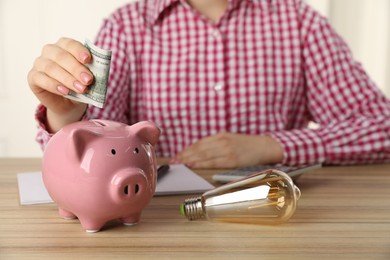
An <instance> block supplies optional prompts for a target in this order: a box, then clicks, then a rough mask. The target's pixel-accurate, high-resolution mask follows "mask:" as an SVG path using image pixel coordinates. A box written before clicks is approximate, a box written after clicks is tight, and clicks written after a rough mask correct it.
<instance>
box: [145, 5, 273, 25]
mask: <svg viewBox="0 0 390 260" xmlns="http://www.w3.org/2000/svg"><path fill="white" fill-rule="evenodd" d="M184 1H186V0H156V1H155V5H154V8H153V12H152V22H153V23H155V22H157V20H158V18H159V17H160V15H161V14H162V13H163V12H164V11H165V10H166V9H167V8H169V7H170V6H172V5H174V4H177V3H179V2H184ZM228 1H229V2H230V3H229V5H230V7H235V6H237V4H238V3H239V2H241V1H250V2H253V4H256V5H259V6H260V7H261V8H262V9H264V10H269V8H270V7H271V6H272V2H273V0H228Z"/></svg>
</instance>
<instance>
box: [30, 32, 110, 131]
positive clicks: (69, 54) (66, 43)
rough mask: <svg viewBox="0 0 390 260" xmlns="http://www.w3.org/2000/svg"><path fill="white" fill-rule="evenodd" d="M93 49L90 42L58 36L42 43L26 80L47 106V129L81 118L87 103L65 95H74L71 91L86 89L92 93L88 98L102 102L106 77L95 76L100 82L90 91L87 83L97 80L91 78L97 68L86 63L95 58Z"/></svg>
mask: <svg viewBox="0 0 390 260" xmlns="http://www.w3.org/2000/svg"><path fill="white" fill-rule="evenodd" d="M92 49H94V47H93V46H92V45H89V46H85V45H84V44H82V43H80V42H78V41H76V40H73V39H70V38H61V39H59V40H58V41H57V42H56V43H55V44H47V45H45V46H44V47H43V49H42V52H41V55H40V56H39V57H38V58H37V59H36V60H35V62H34V65H33V67H32V69H31V70H30V72H29V74H28V83H29V86H30V88H31V90H32V92H33V93H34V94H35V95H36V97H37V98H38V99H39V101H40V102H41V104H42V105H43V106H44V107H46V111H47V124H48V128H49V129H48V130H49V131H51V132H56V131H58V130H59V129H61V128H62V127H63V126H65V125H67V124H69V123H72V122H75V121H78V120H80V119H81V117H82V116H83V114H84V113H85V110H86V108H87V105H86V104H85V103H81V102H79V101H81V100H77V101H74V100H71V99H69V98H67V96H70V95H73V94H71V93H77V94H87V93H89V94H87V96H89V97H91V93H93V94H94V98H90V99H95V100H98V102H100V104H102V102H101V100H102V99H101V94H102V93H103V91H102V89H101V87H102V86H105V85H104V84H106V83H107V82H106V80H107V77H106V78H104V77H102V79H103V80H102V79H98V82H100V83H98V84H97V85H98V89H96V88H95V89H94V90H93V91H91V92H89V86H90V85H91V84H92V85H93V83H94V81H95V83H96V79H95V78H94V73H96V72H93V71H92V70H93V68H92V67H90V68H88V67H87V66H91V65H92V64H93V62H94V61H97V59H96V58H94V56H93V55H94V54H93V53H94V51H93V50H92ZM97 53H99V52H97ZM103 55H106V53H103ZM95 56H96V53H95ZM106 73H108V68H107V67H106ZM99 77H100V76H99ZM99 80H100V81H99ZM101 82H105V83H103V84H101ZM104 92H105V90H104ZM97 93H98V94H99V95H100V96H99V97H97V96H98V95H97ZM83 102H85V101H84V100H83Z"/></svg>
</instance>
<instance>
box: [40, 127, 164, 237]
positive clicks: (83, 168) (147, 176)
mask: <svg viewBox="0 0 390 260" xmlns="http://www.w3.org/2000/svg"><path fill="white" fill-rule="evenodd" d="M159 136H160V129H159V128H158V127H157V126H156V125H155V124H153V123H151V122H146V121H143V122H139V123H136V124H134V125H131V126H129V125H125V124H122V123H118V122H113V121H107V120H90V121H82V122H77V123H74V124H70V125H68V126H65V127H64V128H63V129H62V130H60V131H59V132H58V133H56V134H55V135H54V136H53V137H52V138H51V140H50V141H49V143H48V144H47V147H46V148H45V151H44V155H43V165H42V172H43V181H44V183H45V186H46V188H47V190H48V192H49V194H50V196H51V197H52V199H53V200H54V201H55V202H56V203H57V205H58V208H59V214H60V215H61V216H62V217H64V218H66V219H68V218H76V217H77V218H78V219H79V220H80V223H81V225H82V226H83V228H84V229H85V230H86V231H87V232H97V231H99V230H100V229H101V228H102V227H103V226H104V224H105V223H106V222H108V221H110V220H114V219H120V220H121V221H122V222H123V223H124V224H125V225H133V224H136V223H138V221H139V219H140V215H141V212H142V210H143V209H144V208H145V207H146V206H147V204H148V203H149V201H150V200H151V198H152V197H153V194H154V192H155V189H156V182H157V170H156V167H157V166H156V156H155V152H154V145H155V144H156V143H157V141H158V138H159Z"/></svg>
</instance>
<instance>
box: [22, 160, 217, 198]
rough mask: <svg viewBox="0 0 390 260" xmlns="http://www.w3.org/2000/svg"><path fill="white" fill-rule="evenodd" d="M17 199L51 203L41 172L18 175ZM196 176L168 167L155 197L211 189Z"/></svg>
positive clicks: (180, 168)
mask: <svg viewBox="0 0 390 260" xmlns="http://www.w3.org/2000/svg"><path fill="white" fill-rule="evenodd" d="M17 178H18V185H19V197H20V204H21V205H29V204H42V203H51V202H53V200H52V199H51V198H50V196H49V194H48V193H47V190H46V188H45V185H44V183H43V180H42V173H41V172H24V173H18V175H17ZM213 188H214V186H213V185H211V184H210V183H208V182H207V181H206V180H205V179H203V178H202V177H200V176H199V175H198V174H196V173H195V172H193V171H192V170H191V169H189V168H187V167H186V166H185V165H183V164H174V165H170V168H169V172H168V173H167V174H166V175H165V176H164V177H163V178H161V179H160V180H159V181H158V183H157V187H156V193H155V196H161V195H176V194H194V193H203V192H205V191H207V190H210V189H213Z"/></svg>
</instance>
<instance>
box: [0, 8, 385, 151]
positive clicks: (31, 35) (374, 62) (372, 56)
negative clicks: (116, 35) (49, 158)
mask: <svg viewBox="0 0 390 260" xmlns="http://www.w3.org/2000/svg"><path fill="white" fill-rule="evenodd" d="M130 1H131V0H130ZM127 2H129V0H110V1H96V0H94V1H93V0H82V1H79V0H34V1H26V0H0V113H1V114H0V115H1V121H2V122H1V123H0V157H40V156H41V155H42V152H41V150H40V148H39V146H38V145H37V143H36V142H35V133H36V123H35V121H34V111H35V108H36V106H37V104H38V100H37V99H36V98H35V96H34V95H33V94H32V93H31V91H30V89H29V87H28V84H27V79H26V77H27V73H28V71H29V70H30V68H31V66H32V64H33V62H34V59H35V58H36V57H38V56H39V54H40V52H41V49H42V46H43V45H44V44H46V43H54V42H56V41H57V39H58V38H59V37H62V36H66V37H72V38H75V39H78V40H80V41H82V42H83V41H84V40H85V39H86V38H90V39H91V40H93V39H94V37H95V35H96V33H97V31H98V29H99V27H100V25H101V23H102V20H103V18H105V17H107V16H108V15H109V14H110V13H111V12H112V11H114V9H116V8H117V7H119V6H120V5H122V4H124V3H127ZM306 2H307V3H309V4H310V5H311V6H313V7H314V8H315V9H316V10H318V11H319V12H320V13H322V14H323V15H325V16H327V17H328V18H329V20H330V22H331V23H332V25H333V26H334V28H336V31H337V32H338V33H339V34H340V35H342V36H343V37H344V39H345V40H346V42H347V43H348V44H349V46H350V48H351V49H352V52H353V54H354V56H355V59H356V60H358V61H359V62H361V63H362V64H363V67H364V68H365V69H366V71H367V72H368V74H369V75H370V76H371V78H372V79H373V80H374V81H375V82H376V83H377V85H378V86H379V87H380V88H381V89H382V90H383V92H384V93H385V94H386V95H387V96H388V97H390V26H389V25H390V1H389V0H306Z"/></svg>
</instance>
